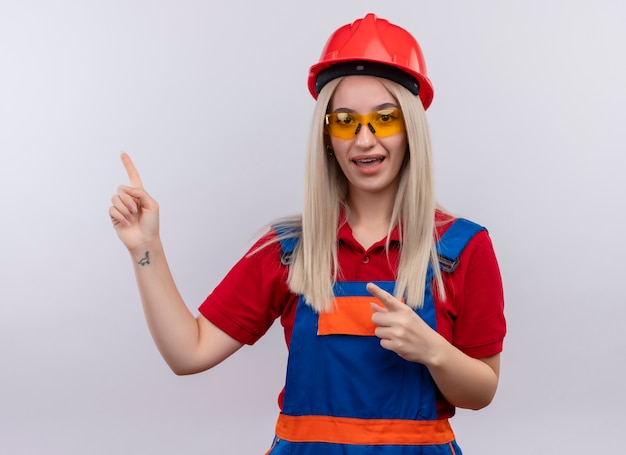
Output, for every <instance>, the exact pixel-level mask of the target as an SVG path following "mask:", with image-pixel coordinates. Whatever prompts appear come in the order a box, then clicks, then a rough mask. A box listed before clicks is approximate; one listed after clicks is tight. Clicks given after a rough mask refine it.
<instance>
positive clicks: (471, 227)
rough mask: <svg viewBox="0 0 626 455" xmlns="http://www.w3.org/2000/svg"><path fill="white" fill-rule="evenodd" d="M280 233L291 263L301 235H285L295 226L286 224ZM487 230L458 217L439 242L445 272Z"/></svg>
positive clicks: (284, 254)
mask: <svg viewBox="0 0 626 455" xmlns="http://www.w3.org/2000/svg"><path fill="white" fill-rule="evenodd" d="M273 227H274V230H275V231H276V234H277V235H278V238H279V242H280V248H281V250H282V251H281V254H280V262H281V264H283V265H290V264H291V262H292V257H291V256H292V254H293V252H294V250H295V249H296V245H297V244H298V241H299V240H300V237H297V236H296V237H285V235H287V234H289V233H290V232H291V231H292V230H293V228H286V227H284V226H277V225H275V226H273ZM484 230H486V229H485V228H484V227H483V226H481V225H479V224H476V223H473V222H472V221H469V220H466V219H465V218H457V219H456V220H455V221H454V222H453V223H452V226H450V227H449V228H448V229H447V230H446V232H444V234H443V236H442V237H441V238H440V239H439V241H438V242H437V253H438V254H439V266H440V267H441V270H442V271H444V272H453V271H454V269H456V267H457V265H458V263H459V256H460V255H461V252H462V251H463V249H464V248H465V246H466V245H467V244H468V243H469V241H470V240H471V239H472V238H473V237H474V236H475V235H476V234H478V233H479V232H480V231H484Z"/></svg>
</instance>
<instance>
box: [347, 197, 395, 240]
mask: <svg viewBox="0 0 626 455" xmlns="http://www.w3.org/2000/svg"><path fill="white" fill-rule="evenodd" d="M394 200H395V193H393V192H382V193H377V194H371V193H368V194H367V196H365V195H362V194H358V193H357V194H354V193H351V194H350V197H349V198H348V206H349V208H350V212H349V218H348V220H347V221H348V224H349V225H350V227H351V228H352V234H353V236H354V238H355V239H356V240H357V241H358V242H359V243H360V244H361V245H362V246H363V248H365V249H368V248H369V247H370V246H371V245H372V244H374V243H376V242H378V241H379V240H381V239H383V238H384V237H385V236H386V235H387V233H388V232H389V228H390V223H391V214H392V212H393V203H394Z"/></svg>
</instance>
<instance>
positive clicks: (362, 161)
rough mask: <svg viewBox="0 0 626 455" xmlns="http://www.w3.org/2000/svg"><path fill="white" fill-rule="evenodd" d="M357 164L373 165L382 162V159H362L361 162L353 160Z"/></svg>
mask: <svg viewBox="0 0 626 455" xmlns="http://www.w3.org/2000/svg"><path fill="white" fill-rule="evenodd" d="M354 161H356V162H357V163H364V164H369V163H374V162H376V161H382V158H364V159H362V160H354Z"/></svg>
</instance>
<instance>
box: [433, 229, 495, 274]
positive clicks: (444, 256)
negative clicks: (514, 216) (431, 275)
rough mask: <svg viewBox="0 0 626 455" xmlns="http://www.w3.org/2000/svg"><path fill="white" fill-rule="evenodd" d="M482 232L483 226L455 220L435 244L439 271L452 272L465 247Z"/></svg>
mask: <svg viewBox="0 0 626 455" xmlns="http://www.w3.org/2000/svg"><path fill="white" fill-rule="evenodd" d="M484 230H486V229H485V228H484V227H483V226H481V225H479V224H476V223H473V222H471V221H469V220H466V219H465V218H458V219H456V220H455V221H454V222H453V223H452V226H450V227H449V228H448V229H447V230H446V232H444V234H443V235H442V236H441V238H440V239H439V241H438V242H437V253H438V254H439V266H440V267H441V270H442V271H444V272H453V271H454V269H456V266H457V265H458V263H459V256H460V255H461V252H462V251H463V249H464V248H465V246H466V245H467V244H468V243H469V241H470V240H471V239H472V238H473V237H474V236H475V235H476V234H478V233H479V232H480V231H484Z"/></svg>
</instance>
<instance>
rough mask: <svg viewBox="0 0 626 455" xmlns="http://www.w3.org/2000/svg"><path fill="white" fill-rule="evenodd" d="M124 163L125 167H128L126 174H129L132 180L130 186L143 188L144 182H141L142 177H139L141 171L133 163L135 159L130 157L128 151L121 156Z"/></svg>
mask: <svg viewBox="0 0 626 455" xmlns="http://www.w3.org/2000/svg"><path fill="white" fill-rule="evenodd" d="M120 158H121V160H122V163H123V164H124V168H125V169H126V174H128V179H129V181H130V186H132V187H134V188H143V183H141V178H140V177H139V172H138V171H137V168H136V167H135V164H134V163H133V160H131V159H130V156H128V153H126V152H124V153H122V155H121V156H120Z"/></svg>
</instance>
